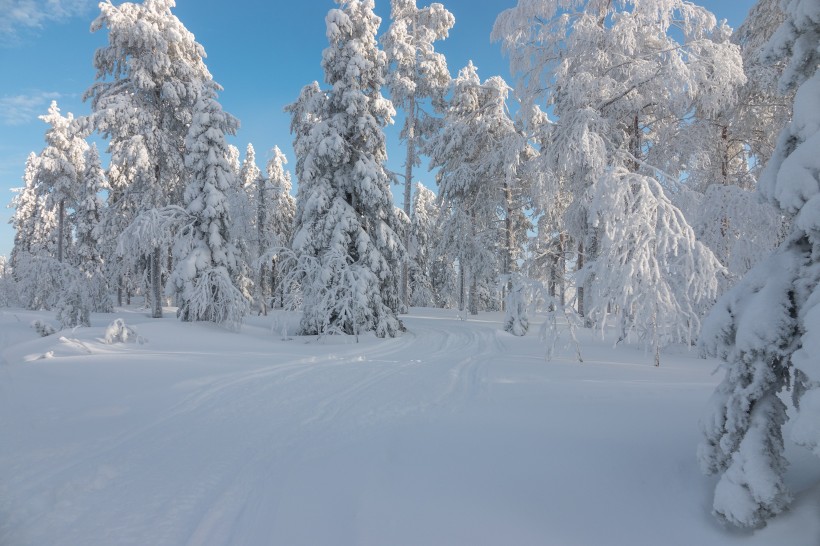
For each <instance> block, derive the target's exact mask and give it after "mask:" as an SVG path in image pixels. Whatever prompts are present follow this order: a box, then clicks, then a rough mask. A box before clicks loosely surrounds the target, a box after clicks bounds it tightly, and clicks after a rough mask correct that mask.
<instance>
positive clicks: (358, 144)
mask: <svg viewBox="0 0 820 546" xmlns="http://www.w3.org/2000/svg"><path fill="white" fill-rule="evenodd" d="M337 1H338V2H339V4H340V9H332V10H330V11H329V12H328V14H327V17H326V23H327V36H328V41H329V42H330V45H329V47H328V48H327V49H325V50H324V53H323V56H322V68H323V69H324V72H325V81H326V82H327V83H328V84H329V85H330V88H329V89H328V90H327V91H325V92H310V91H309V90H304V91H303V93H302V95H301V96H300V100H299V101H297V103H294V104H293V105H291V107H290V111H291V112H292V113H293V115H294V118H295V121H294V128H295V134H296V135H295V142H294V147H295V148H296V150H297V152H296V153H297V155H298V156H299V157H298V161H297V171H298V172H299V176H300V178H299V192H298V195H297V209H296V217H295V234H294V237H293V244H292V246H293V250H294V252H295V253H296V255H297V259H298V262H299V271H300V272H301V277H302V293H303V316H302V322H301V331H302V333H304V334H327V333H345V334H358V333H360V332H366V331H375V333H376V335H377V336H379V337H384V336H395V335H397V334H398V333H399V331H400V330H401V329H402V325H401V323H400V322H399V320H398V318H397V317H396V311H397V306H398V286H397V276H396V270H397V268H398V264H399V262H400V260H401V258H402V255H403V253H404V247H403V245H402V244H401V241H400V240H399V238H398V236H397V235H396V231H395V226H396V218H395V212H394V210H393V205H392V196H391V194H390V187H389V181H390V177H389V175H388V173H387V171H386V169H385V167H384V162H385V160H386V159H387V152H386V147H385V138H384V133H383V132H382V129H383V127H384V126H385V125H386V124H387V123H389V121H390V120H391V118H392V116H393V114H394V110H393V106H392V104H391V103H390V101H389V100H387V99H385V98H384V97H383V96H382V95H381V86H382V85H383V83H384V75H385V69H386V66H387V59H386V56H385V54H384V52H382V51H380V50H379V49H378V45H377V42H376V31H377V29H378V26H379V23H380V22H381V21H380V19H379V17H377V16H376V15H375V14H374V13H373V0H350V1H342V0H337ZM315 87H317V86H311V87H310V88H309V89H315Z"/></svg>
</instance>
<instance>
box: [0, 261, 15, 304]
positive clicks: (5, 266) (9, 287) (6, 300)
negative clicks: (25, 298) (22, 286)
mask: <svg viewBox="0 0 820 546" xmlns="http://www.w3.org/2000/svg"><path fill="white" fill-rule="evenodd" d="M17 303H18V300H17V283H16V282H15V280H14V275H13V274H12V270H11V263H10V262H9V260H8V259H7V258H6V257H5V256H0V307H10V306H12V305H17Z"/></svg>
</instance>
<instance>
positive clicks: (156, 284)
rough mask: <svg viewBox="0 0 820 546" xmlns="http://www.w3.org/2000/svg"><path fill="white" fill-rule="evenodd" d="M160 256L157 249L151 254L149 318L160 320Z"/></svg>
mask: <svg viewBox="0 0 820 546" xmlns="http://www.w3.org/2000/svg"><path fill="white" fill-rule="evenodd" d="M161 263H162V254H161V251H160V248H159V247H155V248H154V252H153V253H152V254H151V317H152V318H162V290H160V284H161V283H160V278H159V277H160V269H161V266H160V264H161Z"/></svg>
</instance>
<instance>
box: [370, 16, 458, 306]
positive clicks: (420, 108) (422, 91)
mask: <svg viewBox="0 0 820 546" xmlns="http://www.w3.org/2000/svg"><path fill="white" fill-rule="evenodd" d="M390 7H391V10H390V19H391V20H392V22H391V23H390V28H388V30H387V32H386V33H385V35H384V36H383V37H382V43H383V44H384V50H385V53H386V54H387V60H388V73H387V82H386V83H387V87H388V89H389V90H390V99H391V100H392V101H393V104H394V105H396V106H397V107H399V108H401V109H402V110H404V112H405V120H404V127H403V128H402V131H401V138H402V139H403V140H404V141H405V143H406V145H407V156H406V158H405V163H404V214H405V215H406V216H407V217H408V218H410V216H411V210H410V198H411V195H410V192H411V189H412V184H413V167H416V166H418V165H419V153H418V152H419V148H420V147H421V146H422V145H423V142H424V141H425V140H427V139H429V138H430V137H431V136H432V135H434V134H435V132H437V131H438V129H439V126H440V120H438V119H437V118H435V117H434V116H433V115H432V113H431V112H428V111H426V110H425V106H426V104H427V103H428V102H429V103H430V104H431V105H432V106H433V107H434V108H441V107H443V103H444V95H445V93H446V92H447V90H448V88H449V84H450V72H449V71H448V70H447V61H446V59H445V57H444V55H442V54H441V53H438V52H436V51H435V48H434V46H433V43H434V42H436V41H438V40H443V39H445V38H447V36H448V34H449V32H450V29H451V28H453V25H454V24H455V17H453V14H452V13H450V12H449V11H447V10H446V9H445V8H444V6H443V5H441V4H438V3H434V4H431V5H430V6H428V7H425V8H419V7H418V6H417V5H416V0H391V2H390ZM409 246H410V239H409V231H408V233H407V238H405V247H407V248H409ZM408 278H409V277H408V264H407V262H405V263H404V264H402V277H401V288H400V294H399V297H400V300H401V304H402V306H404V307H407V306H408V305H409V303H408V302H409V295H408Z"/></svg>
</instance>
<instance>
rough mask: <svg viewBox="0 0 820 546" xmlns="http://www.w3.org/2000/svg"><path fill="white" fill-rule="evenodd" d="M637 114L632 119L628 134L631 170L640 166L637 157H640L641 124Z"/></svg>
mask: <svg viewBox="0 0 820 546" xmlns="http://www.w3.org/2000/svg"><path fill="white" fill-rule="evenodd" d="M639 122H640V119H639V117H638V114H635V118H634V119H633V120H632V128H631V131H630V133H631V134H630V135H629V152H630V153H631V154H632V161H631V162H630V163H631V165H630V167H631V169H630V170H631V171H632V172H638V168H639V167H640V163H639V159H640V157H641V144H642V143H641V125H640V123H639Z"/></svg>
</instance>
